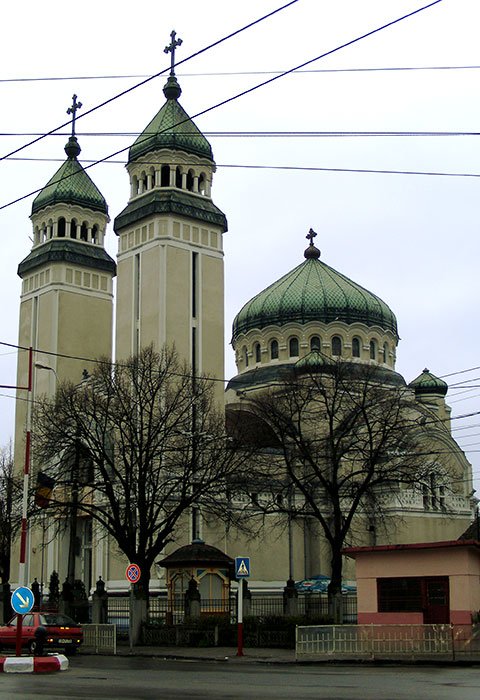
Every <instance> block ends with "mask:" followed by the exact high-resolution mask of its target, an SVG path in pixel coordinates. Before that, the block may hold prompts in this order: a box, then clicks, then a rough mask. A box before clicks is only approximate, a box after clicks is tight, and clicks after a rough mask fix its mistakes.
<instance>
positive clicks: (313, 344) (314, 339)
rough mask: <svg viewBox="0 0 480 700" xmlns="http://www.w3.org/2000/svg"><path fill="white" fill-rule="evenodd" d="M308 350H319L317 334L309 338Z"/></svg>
mask: <svg viewBox="0 0 480 700" xmlns="http://www.w3.org/2000/svg"><path fill="white" fill-rule="evenodd" d="M310 350H311V351H312V352H320V338H319V337H318V335H313V336H312V337H311V338H310Z"/></svg>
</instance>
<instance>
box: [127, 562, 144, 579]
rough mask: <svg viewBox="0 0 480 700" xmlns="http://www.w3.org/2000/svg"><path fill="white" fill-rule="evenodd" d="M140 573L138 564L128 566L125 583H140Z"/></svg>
mask: <svg viewBox="0 0 480 700" xmlns="http://www.w3.org/2000/svg"><path fill="white" fill-rule="evenodd" d="M141 573H142V572H141V571H140V567H139V566H138V564H129V565H128V566H127V569H126V571H125V576H126V579H127V581H129V582H130V583H138V581H140V575H141Z"/></svg>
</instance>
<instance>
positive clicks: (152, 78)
mask: <svg viewBox="0 0 480 700" xmlns="http://www.w3.org/2000/svg"><path fill="white" fill-rule="evenodd" d="M296 2H298V0H290V2H288V3H287V4H286V5H282V6H281V7H278V8H277V9H276V10H273V11H272V12H269V13H268V14H266V15H263V17H260V18H258V19H256V20H254V21H253V22H250V23H249V24H246V25H245V26H243V27H241V28H240V29H237V30H236V31H234V32H231V33H230V34H228V35H227V36H224V37H223V38H222V39H219V40H217V41H214V42H213V43H211V44H209V45H208V46H206V47H204V48H203V49H200V50H199V51H196V52H195V53H192V54H190V56H187V57H186V58H184V59H182V60H180V61H177V62H176V64H175V66H180V65H182V64H183V63H186V62H187V61H190V60H191V59H192V58H196V57H197V56H200V55H201V54H203V53H205V52H206V51H209V50H210V49H212V48H214V47H216V46H219V45H220V44H222V43H223V42H224V41H227V40H228V39H232V38H233V37H234V36H237V35H238V34H240V33H241V32H244V31H245V30H246V29H250V28H251V27H253V26H255V25H257V24H259V23H260V22H263V21H264V20H265V19H269V18H270V17H273V15H275V14H277V13H278V12H281V11H282V10H284V9H286V8H287V7H290V6H291V5H294V4H295V3H296ZM437 2H440V0H437ZM433 4H435V3H433ZM168 69H169V68H168V67H167V68H164V69H163V70H161V71H159V72H158V73H155V74H154V75H151V76H149V77H148V78H146V79H145V80H142V81H141V82H140V83H137V84H136V85H132V86H131V87H129V88H127V89H126V90H123V91H122V92H119V93H117V94H116V95H114V96H113V97H110V98H109V99H108V100H105V101H104V102H101V103H100V104H98V105H96V106H95V107H92V108H91V109H88V110H87V111H86V112H82V114H80V115H78V116H77V117H76V120H77V121H78V120H79V119H82V118H83V117H86V116H87V115H88V114H92V112H95V111H96V110H97V109H100V108H101V107H105V106H106V105H108V104H110V103H111V102H114V101H115V100H118V99H119V98H120V97H123V96H124V95H127V94H128V93H130V92H132V91H133V90H136V89H137V88H139V87H140V86H142V85H145V84H146V83H148V82H150V81H151V80H154V79H155V78H158V77H159V76H160V75H163V73H165V72H166V71H167V70H168ZM69 124H71V120H69V121H67V122H64V123H63V124H61V125H60V126H57V127H56V128H55V129H52V130H51V131H49V132H47V133H46V134H43V135H42V136H39V137H37V138H35V139H34V140H33V141H30V142H29V143H26V144H24V145H23V146H20V147H19V148H17V149H15V150H14V151H11V153H7V155H5V156H0V160H4V159H5V158H8V157H9V156H12V155H14V154H15V153H19V152H20V151H22V150H23V149H24V148H28V147H29V146H32V145H33V144H34V143H37V142H38V141H40V140H41V139H44V138H45V137H46V136H50V135H51V134H53V133H54V132H55V131H58V129H63V128H64V127H66V126H68V125H69ZM27 196H28V195H27Z"/></svg>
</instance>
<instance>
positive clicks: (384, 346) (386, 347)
mask: <svg viewBox="0 0 480 700" xmlns="http://www.w3.org/2000/svg"><path fill="white" fill-rule="evenodd" d="M383 361H384V362H385V363H386V362H388V343H384V344H383Z"/></svg>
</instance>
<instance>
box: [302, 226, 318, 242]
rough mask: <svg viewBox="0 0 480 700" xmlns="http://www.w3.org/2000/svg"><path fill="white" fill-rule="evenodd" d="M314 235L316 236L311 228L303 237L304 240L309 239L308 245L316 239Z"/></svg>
mask: <svg viewBox="0 0 480 700" xmlns="http://www.w3.org/2000/svg"><path fill="white" fill-rule="evenodd" d="M316 235H317V234H316V233H315V231H314V230H313V228H311V229H310V231H309V232H308V234H307V235H306V236H305V238H309V239H310V245H313V239H314V238H315V237H316Z"/></svg>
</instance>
